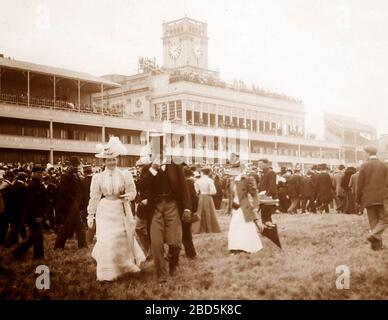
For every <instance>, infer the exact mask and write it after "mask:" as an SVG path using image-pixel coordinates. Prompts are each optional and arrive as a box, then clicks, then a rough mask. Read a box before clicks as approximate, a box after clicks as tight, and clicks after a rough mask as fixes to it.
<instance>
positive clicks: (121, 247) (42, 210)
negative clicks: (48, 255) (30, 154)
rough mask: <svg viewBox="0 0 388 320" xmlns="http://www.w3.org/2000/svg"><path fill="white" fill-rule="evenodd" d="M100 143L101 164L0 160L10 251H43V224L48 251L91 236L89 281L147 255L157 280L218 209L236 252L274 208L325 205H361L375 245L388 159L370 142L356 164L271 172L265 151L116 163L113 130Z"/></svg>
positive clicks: (135, 265)
mask: <svg viewBox="0 0 388 320" xmlns="http://www.w3.org/2000/svg"><path fill="white" fill-rule="evenodd" d="M100 147H101V152H100V153H99V154H98V155H96V157H98V158H102V159H103V160H104V167H103V168H99V167H93V166H91V165H87V164H82V163H81V161H80V159H79V158H78V157H75V156H73V157H71V158H70V161H67V162H66V163H65V164H61V165H56V166H53V165H51V164H47V165H46V166H42V165H40V164H31V163H30V164H20V163H19V164H0V180H1V184H0V245H2V246H3V247H5V248H10V250H11V252H12V254H13V255H14V256H15V257H16V258H19V257H21V256H23V254H24V253H25V252H26V251H27V250H28V249H29V248H30V247H33V258H34V259H44V251H45V248H44V235H45V234H46V233H47V232H54V233H56V240H55V244H54V247H53V249H54V250H58V249H59V250H61V249H62V250H63V249H64V248H65V244H66V241H67V239H70V238H73V237H74V235H75V236H76V238H77V241H78V247H79V249H83V248H87V247H88V246H90V245H93V244H94V247H93V251H92V257H93V258H94V259H95V260H96V261H97V280H99V281H112V280H114V279H116V278H117V277H119V276H120V275H121V274H123V273H125V272H139V271H140V270H141V268H142V267H143V266H144V264H145V263H146V262H147V261H151V260H152V261H153V264H154V269H155V272H156V275H157V278H158V280H159V281H160V283H164V282H166V281H167V277H168V274H170V275H174V274H175V273H176V269H177V266H178V264H179V255H180V251H181V245H183V247H184V250H185V254H186V257H187V258H188V259H195V258H196V256H197V252H196V249H195V245H194V242H193V236H192V234H193V233H194V234H197V233H220V232H221V227H220V224H219V222H218V219H219V214H218V213H219V212H222V213H224V214H229V215H230V216H231V219H230V225H229V231H228V249H229V251H230V253H231V254H239V253H255V252H258V251H260V250H261V249H262V247H263V246H262V243H261V240H260V237H259V234H260V233H263V230H265V228H276V224H275V223H274V222H273V220H272V216H273V214H275V213H289V214H296V213H298V212H300V213H305V212H311V213H329V212H330V207H332V208H335V209H336V211H337V212H338V213H347V214H352V213H355V214H362V213H363V211H364V210H366V211H367V214H368V218H369V223H370V230H371V234H370V236H369V237H368V241H370V242H371V246H372V249H373V250H380V249H382V237H381V235H382V233H383V231H384V229H385V228H386V227H387V225H388V197H387V187H388V166H387V163H384V162H382V161H380V160H378V159H377V157H376V152H377V150H376V149H375V148H374V147H367V148H365V151H366V153H367V155H368V158H367V160H366V161H365V162H364V164H363V165H362V166H361V167H360V168H353V167H348V168H345V167H344V166H343V165H340V166H339V167H338V168H337V169H336V170H331V169H330V168H329V167H328V166H327V165H325V164H321V165H318V166H313V167H312V168H311V169H309V170H308V171H306V172H305V173H302V172H301V169H300V168H299V167H298V166H296V167H295V168H285V167H283V168H281V170H280V171H279V172H277V173H276V172H275V171H274V170H273V168H272V167H271V165H270V162H269V161H268V160H267V159H261V160H259V162H258V166H253V165H252V164H249V163H246V164H245V163H242V162H241V161H240V159H239V156H238V155H237V154H234V153H232V154H231V157H230V159H229V160H228V162H227V164H226V165H220V164H211V165H208V164H196V165H190V164H186V163H184V162H183V163H179V164H177V163H174V161H166V157H161V155H160V154H159V155H158V156H149V157H144V156H143V157H140V159H139V160H138V162H137V163H136V167H133V168H129V170H121V169H119V168H118V167H117V163H118V162H117V159H118V157H119V156H120V155H121V154H124V153H125V148H124V146H123V145H122V143H121V142H120V141H119V139H118V138H117V137H112V138H111V139H110V141H109V143H108V144H107V145H105V146H100ZM219 210H220V211H219ZM165 244H167V245H168V247H169V250H168V253H167V255H166V254H165V252H164V245H165ZM46 249H47V248H46ZM166 256H167V260H168V263H167V262H166ZM167 265H168V268H167Z"/></svg>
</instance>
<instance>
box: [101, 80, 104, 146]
mask: <svg viewBox="0 0 388 320" xmlns="http://www.w3.org/2000/svg"><path fill="white" fill-rule="evenodd" d="M101 113H102V114H104V85H103V84H102V83H101ZM103 142H104V140H103Z"/></svg>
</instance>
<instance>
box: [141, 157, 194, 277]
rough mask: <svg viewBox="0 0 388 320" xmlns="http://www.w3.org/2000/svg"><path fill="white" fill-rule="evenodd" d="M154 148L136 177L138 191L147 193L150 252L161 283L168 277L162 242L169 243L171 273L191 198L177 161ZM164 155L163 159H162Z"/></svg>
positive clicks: (179, 248) (173, 269)
mask: <svg viewBox="0 0 388 320" xmlns="http://www.w3.org/2000/svg"><path fill="white" fill-rule="evenodd" d="M162 153H163V152H160V150H153V155H152V158H151V159H152V164H151V165H150V166H149V167H146V168H147V169H146V170H145V172H144V174H143V175H142V177H141V178H140V180H139V184H138V187H139V191H140V193H142V192H146V193H147V201H145V202H146V205H147V212H149V214H150V215H151V226H150V237H151V252H152V257H153V259H154V264H155V270H156V275H157V277H158V280H159V282H160V283H165V282H166V281H167V275H168V271H167V265H166V261H165V257H164V244H165V243H166V244H167V245H168V246H169V251H168V264H169V273H170V275H171V276H173V275H174V274H175V272H176V267H177V265H178V261H179V253H180V250H181V245H182V221H191V209H192V205H191V199H190V194H189V191H188V187H187V182H186V179H185V176H184V174H183V169H182V166H181V165H180V164H176V163H174V162H173V161H172V159H171V158H170V159H169V158H164V157H163V155H162ZM161 159H163V160H161Z"/></svg>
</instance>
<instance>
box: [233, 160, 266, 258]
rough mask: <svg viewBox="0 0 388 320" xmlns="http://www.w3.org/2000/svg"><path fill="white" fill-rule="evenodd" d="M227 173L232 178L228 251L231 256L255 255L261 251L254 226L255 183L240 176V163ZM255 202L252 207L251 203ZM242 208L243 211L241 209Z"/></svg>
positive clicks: (245, 176)
mask: <svg viewBox="0 0 388 320" xmlns="http://www.w3.org/2000/svg"><path fill="white" fill-rule="evenodd" d="M228 173H229V174H230V175H231V176H233V180H232V181H231V184H230V193H229V199H230V201H229V206H230V208H229V210H230V211H231V213H232V217H231V220H230V225H229V232H228V249H229V251H230V253H231V254H236V253H241V252H245V253H255V252H258V251H260V250H261V249H263V245H262V243H261V240H260V237H259V234H258V230H257V227H256V224H255V220H256V218H257V217H256V214H255V212H254V209H255V206H258V198H257V197H258V196H257V187H256V182H255V181H254V178H253V177H249V176H247V175H244V174H242V168H241V167H240V162H235V163H233V164H232V168H231V169H229V170H228ZM252 200H253V202H255V201H256V203H254V204H253V206H252V204H251V202H252ZM242 208H244V210H243V209H242Z"/></svg>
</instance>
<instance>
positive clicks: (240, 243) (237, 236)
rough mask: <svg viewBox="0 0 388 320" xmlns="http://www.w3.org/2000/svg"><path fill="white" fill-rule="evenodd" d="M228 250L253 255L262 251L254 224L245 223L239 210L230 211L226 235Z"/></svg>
mask: <svg viewBox="0 0 388 320" xmlns="http://www.w3.org/2000/svg"><path fill="white" fill-rule="evenodd" d="M228 249H229V250H243V251H245V252H249V253H255V252H258V251H260V250H261V249H263V245H262V243H261V240H260V237H259V235H258V233H257V228H256V225H255V223H254V222H253V221H251V222H246V221H245V218H244V214H243V212H242V210H241V208H239V209H238V210H232V218H231V220H230V225H229V233H228Z"/></svg>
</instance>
